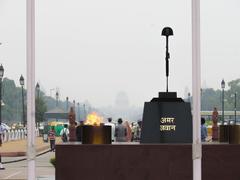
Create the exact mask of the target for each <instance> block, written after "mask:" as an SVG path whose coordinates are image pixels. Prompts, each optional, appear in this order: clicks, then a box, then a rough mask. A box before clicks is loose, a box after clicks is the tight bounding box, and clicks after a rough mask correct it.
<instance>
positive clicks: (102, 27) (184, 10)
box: [0, 0, 240, 106]
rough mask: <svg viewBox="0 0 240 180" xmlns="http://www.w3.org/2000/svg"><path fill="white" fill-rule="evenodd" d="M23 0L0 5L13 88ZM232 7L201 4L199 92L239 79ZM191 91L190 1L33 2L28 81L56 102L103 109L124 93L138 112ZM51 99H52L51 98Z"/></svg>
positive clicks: (22, 64)
mask: <svg viewBox="0 0 240 180" xmlns="http://www.w3.org/2000/svg"><path fill="white" fill-rule="evenodd" d="M25 2H26V0H0V42H2V45H1V46H0V63H2V64H3V66H4V68H5V77H8V78H10V79H14V80H15V81H16V84H17V85H18V84H19V82H18V79H19V77H20V75H21V74H23V75H24V76H26V40H25V39H26V28H25V27H26V25H25V23H26V20H25V16H26V8H25V6H26V4H25ZM239 9H240V2H239V0H211V1H209V0H202V1H201V36H202V37H201V41H202V44H201V45H202V49H201V57H202V86H203V87H213V88H220V82H221V80H222V78H224V79H225V80H226V82H227V81H229V80H232V79H236V78H240V36H239V32H240V25H239V19H240V11H239ZM165 26H170V27H172V28H173V31H174V36H173V37H170V41H169V43H170V47H169V51H170V56H171V58H170V79H169V90H170V91H177V92H178V95H179V96H184V90H185V88H186V87H188V88H189V89H190V91H191V78H192V77H191V75H192V71H191V64H192V63H191V62H192V61H191V0H168V1H161V0H148V1H146V0H145V1H143V0H121V1H114V0H101V1H100V0H88V1H79V0H36V81H39V82H40V83H41V85H42V87H43V88H44V89H45V91H46V93H47V94H48V95H49V94H50V89H52V88H56V87H58V88H59V89H60V95H61V99H65V97H66V96H69V98H70V99H71V100H72V99H75V100H76V101H77V102H78V101H80V102H82V101H84V100H86V99H88V100H89V101H90V103H91V104H92V105H94V106H102V105H104V106H105V105H111V104H113V103H114V100H115V97H116V95H117V93H118V92H120V91H125V92H126V93H127V94H128V96H129V101H130V104H132V105H137V106H142V105H143V103H144V101H149V100H150V99H151V98H152V97H153V96H157V94H158V91H165V85H166V83H165V82H166V80H165V60H164V59H165V37H163V36H161V35H160V33H161V30H162V28H163V27H165ZM53 93H55V92H53Z"/></svg>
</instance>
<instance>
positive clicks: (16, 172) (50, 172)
mask: <svg viewBox="0 0 240 180" xmlns="http://www.w3.org/2000/svg"><path fill="white" fill-rule="evenodd" d="M52 157H55V153H54V152H49V153H47V154H44V155H42V156H39V157H37V158H36V176H37V179H38V180H54V179H55V168H54V167H53V166H52V164H50V163H49V160H50V159H51V158H52ZM21 158H24V157H3V158H2V160H3V162H7V161H12V160H16V159H21ZM4 168H5V170H0V179H1V180H3V179H4V180H5V179H11V180H13V179H18V180H23V179H27V161H21V162H16V163H9V164H4Z"/></svg>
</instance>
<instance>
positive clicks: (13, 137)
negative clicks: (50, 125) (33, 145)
mask: <svg viewBox="0 0 240 180" xmlns="http://www.w3.org/2000/svg"><path fill="white" fill-rule="evenodd" d="M35 135H36V137H38V136H39V129H36V131H35ZM2 138H3V142H8V141H17V140H23V139H27V130H26V129H24V130H23V129H18V130H9V131H4V133H3V137H2Z"/></svg>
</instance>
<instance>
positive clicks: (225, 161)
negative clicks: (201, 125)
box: [56, 143, 240, 180]
mask: <svg viewBox="0 0 240 180" xmlns="http://www.w3.org/2000/svg"><path fill="white" fill-rule="evenodd" d="M56 161H57V165H56V180H65V179H71V180H81V179H84V180H113V179H114V180H135V179H137V180H166V179H167V180H192V171H193V167H192V145H191V144H150V145H149V144H114V145H81V144H76V143H74V144H71V143H68V144H59V145H57V149H56ZM239 164H240V145H229V144H209V145H203V158H202V173H203V174H202V179H203V180H213V179H214V180H239V179H240V170H239Z"/></svg>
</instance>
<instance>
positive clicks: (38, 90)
mask: <svg viewBox="0 0 240 180" xmlns="http://www.w3.org/2000/svg"><path fill="white" fill-rule="evenodd" d="M36 90H37V98H38V100H39V96H40V85H39V84H38V83H37V84H36Z"/></svg>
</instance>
